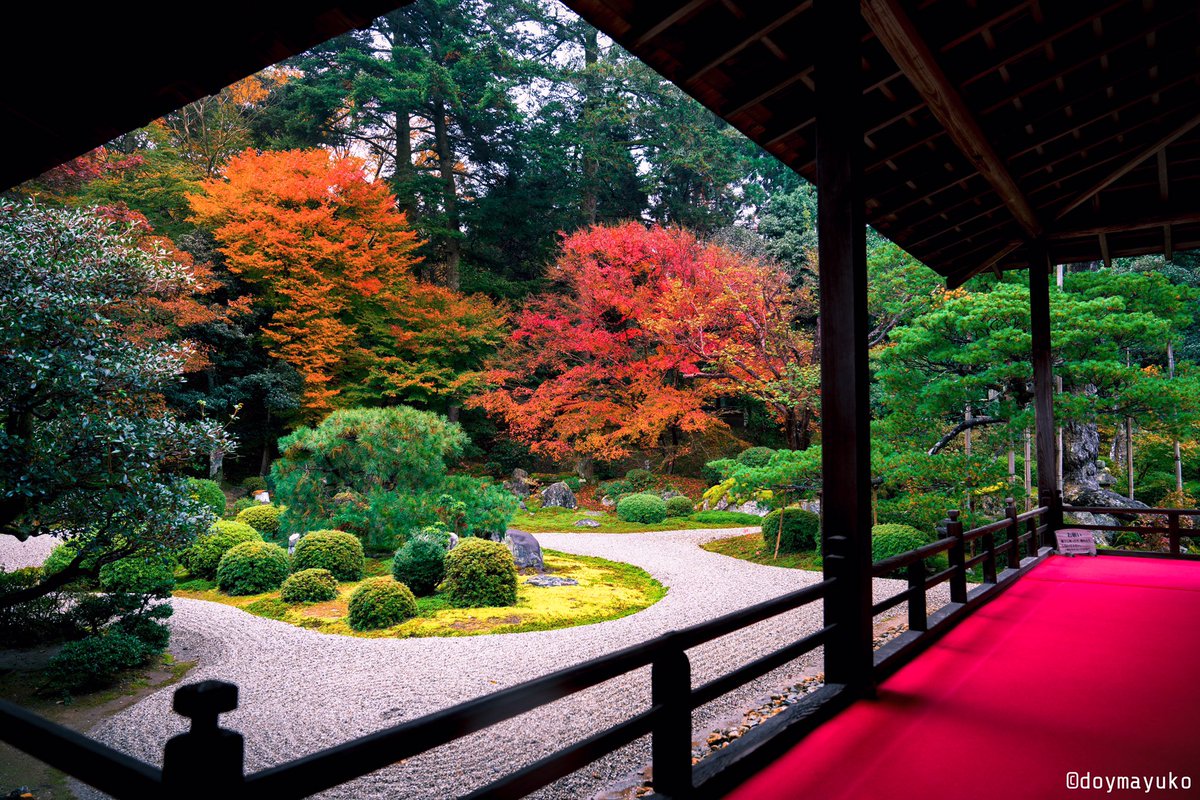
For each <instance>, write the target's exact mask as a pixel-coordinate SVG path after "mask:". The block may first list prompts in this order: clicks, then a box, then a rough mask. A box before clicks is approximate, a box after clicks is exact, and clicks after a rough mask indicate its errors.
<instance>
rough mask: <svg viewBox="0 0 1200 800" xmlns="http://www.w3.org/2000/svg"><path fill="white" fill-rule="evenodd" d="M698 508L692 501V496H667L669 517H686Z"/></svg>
mask: <svg viewBox="0 0 1200 800" xmlns="http://www.w3.org/2000/svg"><path fill="white" fill-rule="evenodd" d="M695 510H696V504H695V503H693V502H692V498H690V497H684V496H683V495H680V496H678V497H668V498H667V516H668V517H686V516H688V515H689V514H691V513H692V512H693V511H695Z"/></svg>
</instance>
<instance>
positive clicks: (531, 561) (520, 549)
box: [504, 528, 546, 572]
mask: <svg viewBox="0 0 1200 800" xmlns="http://www.w3.org/2000/svg"><path fill="white" fill-rule="evenodd" d="M504 543H505V544H506V545H508V549H509V551H511V552H512V555H513V561H515V562H517V569H526V568H528V567H533V568H534V569H536V570H537V571H539V572H541V571H543V570H545V569H546V563H545V562H544V561H543V560H542V546H541V545H540V544H538V540H537V539H535V538H533V536H531V535H530V534H528V533H526V532H525V531H519V530H517V529H516V528H509V529H508V531H507V533H506V535H505V537H504Z"/></svg>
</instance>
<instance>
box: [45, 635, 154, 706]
mask: <svg viewBox="0 0 1200 800" xmlns="http://www.w3.org/2000/svg"><path fill="white" fill-rule="evenodd" d="M155 652H156V650H155V649H154V648H153V647H151V646H148V645H147V644H146V643H145V642H143V641H142V640H141V639H139V638H138V637H137V636H135V635H134V634H132V633H128V632H126V631H122V630H117V629H111V630H106V631H104V632H102V633H99V634H96V635H94V636H89V637H87V638H86V639H80V640H79V641H77V642H67V643H66V644H64V645H63V647H62V650H60V651H59V652H58V654H57V655H55V656H54V658H52V659H50V664H49V666H48V668H47V670H46V678H47V683H48V684H49V686H50V688H53V689H56V690H58V691H63V692H74V691H79V690H80V689H92V688H96V687H99V686H104V685H105V684H108V683H111V682H112V680H113V679H114V678H116V677H117V673H119V672H120V671H121V670H124V669H130V668H132V667H137V666H140V665H142V664H144V663H146V660H147V659H149V658H150V656H152V655H154V653H155Z"/></svg>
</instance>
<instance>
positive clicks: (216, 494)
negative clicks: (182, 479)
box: [187, 478, 225, 517]
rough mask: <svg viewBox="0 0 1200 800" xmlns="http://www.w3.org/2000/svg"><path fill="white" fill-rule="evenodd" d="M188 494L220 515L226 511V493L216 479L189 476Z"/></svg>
mask: <svg viewBox="0 0 1200 800" xmlns="http://www.w3.org/2000/svg"><path fill="white" fill-rule="evenodd" d="M187 483H188V494H189V495H191V497H192V499H193V500H199V501H200V502H201V503H203V504H204V505H206V506H208V508H210V509H212V512H213V513H214V514H216V515H217V516H218V517H220V516H222V515H223V514H224V513H225V493H224V492H222V491H221V486H220V484H218V483H217V482H216V481H210V480H208V479H207V478H188V480H187Z"/></svg>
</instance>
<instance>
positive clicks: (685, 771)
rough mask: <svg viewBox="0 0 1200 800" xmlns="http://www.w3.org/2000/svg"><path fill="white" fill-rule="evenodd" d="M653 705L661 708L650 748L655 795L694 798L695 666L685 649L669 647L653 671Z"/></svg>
mask: <svg viewBox="0 0 1200 800" xmlns="http://www.w3.org/2000/svg"><path fill="white" fill-rule="evenodd" d="M650 696H651V702H652V703H653V704H654V705H656V706H658V707H659V712H658V718H657V719H656V720H655V722H654V728H653V733H652V738H651V744H650V758H651V763H652V764H653V773H652V774H653V783H654V792H655V794H658V795H664V796H666V797H671V798H686V797H690V796H691V795H692V666H691V663H690V662H689V661H688V657H687V653H685V652H684V651H683V649H682V648H675V647H668V649H667V650H666V652H664V653H663V654H662V655H660V656H658V657H657V658H655V659H654V663H653V664H652V665H651V667H650Z"/></svg>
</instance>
